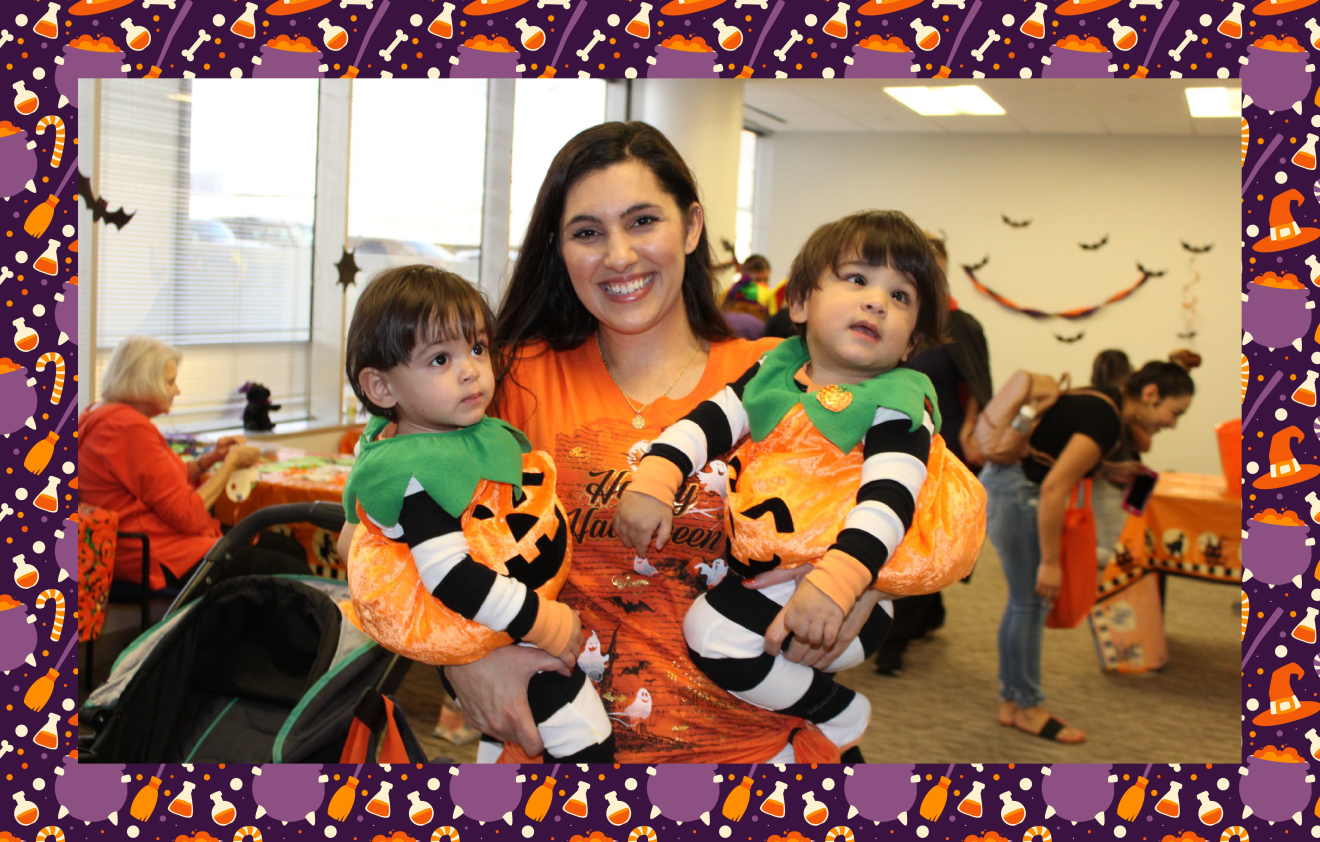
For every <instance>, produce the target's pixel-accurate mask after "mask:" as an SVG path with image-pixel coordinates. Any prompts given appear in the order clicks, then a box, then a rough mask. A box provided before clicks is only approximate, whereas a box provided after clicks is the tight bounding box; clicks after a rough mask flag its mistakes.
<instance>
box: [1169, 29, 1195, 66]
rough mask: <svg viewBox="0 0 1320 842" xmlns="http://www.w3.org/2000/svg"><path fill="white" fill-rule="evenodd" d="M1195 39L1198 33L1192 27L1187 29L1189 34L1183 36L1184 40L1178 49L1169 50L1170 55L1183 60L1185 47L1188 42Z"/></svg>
mask: <svg viewBox="0 0 1320 842" xmlns="http://www.w3.org/2000/svg"><path fill="white" fill-rule="evenodd" d="M1195 40H1196V33H1195V32H1193V31H1192V30H1190V29H1189V30H1187V34H1186V35H1184V36H1183V41H1182V43H1181V44H1179V45H1178V49H1176V50H1169V57H1170V58H1172V59H1173V60H1174V61H1182V51H1183V48H1185V47H1186V46H1187V45H1188V44H1190V43H1192V42H1193V41H1195Z"/></svg>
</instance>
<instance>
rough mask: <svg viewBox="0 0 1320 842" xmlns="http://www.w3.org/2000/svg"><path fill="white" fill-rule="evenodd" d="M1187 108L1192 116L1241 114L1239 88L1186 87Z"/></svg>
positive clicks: (1234, 115) (1240, 92)
mask: <svg viewBox="0 0 1320 842" xmlns="http://www.w3.org/2000/svg"><path fill="white" fill-rule="evenodd" d="M1186 92H1187V110H1188V111H1190V112H1191V114H1192V116H1193V117H1240V116H1242V89H1241V88H1187V89H1186Z"/></svg>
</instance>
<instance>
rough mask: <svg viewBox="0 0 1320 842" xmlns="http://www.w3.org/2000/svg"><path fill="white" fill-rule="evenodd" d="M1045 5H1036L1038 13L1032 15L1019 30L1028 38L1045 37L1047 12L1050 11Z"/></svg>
mask: <svg viewBox="0 0 1320 842" xmlns="http://www.w3.org/2000/svg"><path fill="white" fill-rule="evenodd" d="M1048 8H1049V6H1047V5H1046V4H1044V3H1037V4H1036V11H1034V12H1032V13H1031V17H1029V18H1027V19H1026V20H1024V21H1022V26H1020V27H1018V30H1019V31H1020V32H1021V33H1022V34H1023V35H1025V36H1027V37H1028V38H1044V37H1045V10H1046V9H1048Z"/></svg>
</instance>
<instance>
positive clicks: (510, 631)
mask: <svg viewBox="0 0 1320 842" xmlns="http://www.w3.org/2000/svg"><path fill="white" fill-rule="evenodd" d="M493 324H494V316H493V315H492V313H491V311H490V308H489V306H488V305H487V304H486V301H485V299H484V298H482V296H481V293H479V292H478V291H477V290H476V289H475V288H474V287H473V286H472V285H471V284H469V283H467V282H466V281H464V280H463V279H462V278H460V277H458V276H457V275H454V274H453V273H451V272H446V271H444V270H441V269H437V268H434V267H431V266H425V265H415V266H402V267H398V268H395V269H390V270H387V271H385V272H382V273H381V274H380V275H378V276H376V277H375V278H374V279H373V280H372V281H371V283H370V284H369V285H368V286H367V288H366V290H365V291H364V292H363V293H362V297H361V299H360V300H359V301H358V304H357V308H356V309H355V310H354V312H353V321H352V324H351V326H350V327H349V332H348V351H347V366H346V368H347V373H348V378H349V381H350V383H351V384H352V386H353V391H354V393H355V394H356V395H357V397H358V399H359V400H360V401H361V402H362V405H363V406H365V407H366V408H367V409H368V411H370V412H371V414H372V419H371V421H369V422H368V423H367V426H366V430H365V431H364V432H363V434H362V440H361V446H360V452H359V454H358V459H357V463H356V464H355V465H354V467H353V471H352V473H350V474H349V478H348V483H347V485H346V486H345V488H344V511H345V514H346V516H347V519H348V522H349V523H353V524H359V528H358V529H357V530H356V532H355V534H354V537H353V544H352V549H351V550H350V552H349V556H348V580H349V587H350V592H351V594H352V598H353V607H354V609H355V611H356V614H357V617H358V619H359V621H360V624H361V626H362V627H363V629H364V630H365V631H366V632H367V633H368V634H369V635H371V637H372V638H373V639H374V640H376V641H377V642H378V643H380V644H381V645H382V646H384V647H385V648H387V649H390V650H391V651H394V652H398V653H400V654H402V655H405V656H407V657H409V658H412V659H414V660H418V661H422V662H424V663H429V664H435V665H450V664H464V663H470V662H472V661H475V660H477V659H479V658H481V657H482V656H484V655H486V654H487V653H489V652H490V651H491V650H493V649H495V648H498V647H500V646H503V645H507V644H508V643H510V642H513V641H523V642H524V643H525V644H528V645H535V646H537V647H539V648H541V649H543V650H545V651H546V652H549V653H550V654H551V655H554V656H555V657H557V658H559V659H560V660H561V661H563V663H564V665H565V667H566V668H573V667H574V665H575V663H576V657H577V653H578V652H579V651H581V649H582V645H583V637H582V627H581V623H580V621H579V619H578V616H577V612H576V611H574V610H573V609H571V608H569V607H568V606H567V605H565V604H563V603H561V602H557V601H555V599H554V597H555V596H556V595H557V594H558V592H559V588H560V586H561V585H562V584H563V582H564V579H565V578H566V577H567V575H568V566H569V561H570V558H571V547H570V545H569V531H568V527H567V524H566V523H565V520H564V513H563V509H562V507H561V506H560V504H559V501H558V499H557V498H556V496H555V493H554V488H555V466H554V463H553V462H552V461H551V459H550V457H549V456H547V455H546V454H544V453H542V452H540V451H535V452H533V451H532V450H531V447H530V445H529V444H528V442H527V439H526V437H524V436H523V434H522V433H521V432H519V431H518V430H516V429H514V428H513V427H510V426H509V425H508V424H505V423H504V422H503V421H499V420H496V419H494V418H489V417H487V416H486V407H487V405H489V403H490V401H491V398H492V396H493V395H494V391H495V382H496V380H497V377H498V376H499V375H501V374H502V373H503V369H504V364H503V360H502V359H501V357H500V355H498V354H496V353H493V352H492V347H491V342H490V336H489V334H488V332H487V331H488V326H489V325H493ZM390 422H396V423H397V426H398V429H397V432H396V433H395V434H394V435H393V436H391V437H388V438H386V437H383V436H382V432H383V431H384V429H385V427H386V426H387V425H388V424H389V423H390ZM528 699H529V701H530V703H531V708H532V717H533V719H534V720H535V721H536V723H537V727H538V729H539V731H540V734H541V737H542V740H543V741H544V743H545V748H546V755H547V758H546V759H547V760H553V761H555V762H559V761H566V762H577V763H603V762H610V761H612V760H613V758H614V736H613V733H612V731H611V727H610V722H609V719H608V717H607V716H606V715H605V708H604V705H602V703H601V700H600V697H599V696H597V695H596V692H595V689H594V687H593V686H592V685H591V684H590V683H589V682H588V681H587V680H586V675H585V674H584V673H583V672H582V670H581V669H575V670H573V671H572V672H571V673H570V674H569V675H568V676H567V677H566V676H565V675H562V674H560V673H557V672H543V673H539V674H538V675H536V676H534V677H533V678H532V679H531V681H530V683H529V687H528ZM460 701H461V700H460ZM484 745H485V743H484V742H483V746H484ZM479 759H480V757H479Z"/></svg>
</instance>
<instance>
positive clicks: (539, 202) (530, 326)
mask: <svg viewBox="0 0 1320 842" xmlns="http://www.w3.org/2000/svg"><path fill="white" fill-rule="evenodd" d="M625 161H639V162H641V163H642V164H645V165H646V167H647V168H648V169H650V170H651V173H652V174H653V175H655V178H656V181H658V182H660V186H661V187H662V188H663V189H664V191H665V192H666V193H668V194H669V195H670V196H671V197H673V199H674V201H675V202H677V203H678V209H679V211H680V213H682V214H683V215H684V217H685V218H686V216H687V213H688V209H689V208H690V207H692V203H693V202H698V203H699V202H700V199H699V197H698V195H697V181H696V178H694V177H693V175H692V171H691V170H690V169H688V165H687V164H686V163H685V162H684V161H683V157H682V156H681V155H679V154H678V150H676V149H674V146H673V144H671V143H670V142H669V139H668V138H666V137H665V136H664V135H663V134H661V133H660V131H659V130H658V129H656V128H655V127H654V126H651V125H648V124H647V123H641V122H635V121H634V122H628V123H602V124H601V125H599V126H593V127H592V128H589V129H587V130H585V131H583V132H579V133H578V134H577V135H576V136H575V137H574V138H573V139H572V140H570V141H569V142H568V143H566V144H564V148H563V149H560V150H559V154H557V155H555V159H554V161H552V162H551V163H550V169H549V170H548V171H547V172H546V175H545V181H543V182H541V191H540V192H539V193H538V194H537V196H536V204H535V205H534V206H533V209H532V218H531V220H530V221H529V222H528V223H527V234H526V235H525V236H524V237H523V245H522V249H521V250H520V251H519V253H518V261H517V263H515V264H514V266H513V275H512V277H511V278H510V279H509V285H508V287H506V288H505V290H504V298H503V300H502V301H501V302H500V308H499V316H498V319H497V325H498V327H497V329H496V333H497V335H498V336H499V338H500V343H501V344H503V345H504V346H505V347H506V348H508V349H510V350H511V351H514V352H515V353H516V349H517V348H518V346H520V345H523V344H524V343H526V342H530V341H534V340H538V339H539V340H543V341H545V343H546V344H547V345H549V346H550V347H551V348H552V349H554V350H556V351H563V350H568V349H571V348H576V347H578V346H579V345H581V344H582V343H583V342H585V341H586V340H587V337H589V336H591V334H592V333H593V332H594V331H595V330H596V317H595V316H593V315H591V313H590V312H588V311H587V308H586V307H584V306H583V305H582V302H581V301H579V300H578V297H577V294H576V293H575V292H574V291H573V283H572V281H571V280H570V279H569V277H568V268H567V267H566V266H565V265H564V258H563V256H562V255H560V253H559V248H558V239H559V225H560V222H561V221H562V219H563V216H564V202H565V199H566V197H567V195H568V191H569V189H570V188H572V187H573V185H575V184H577V183H578V182H579V181H580V180H582V178H583V177H585V176H586V175H588V174H590V173H593V172H596V171H597V170H602V169H605V168H606V167H610V166H613V165H614V164H619V163H623V162H625ZM714 262H715V261H714V256H713V255H712V254H711V250H710V242H709V240H708V239H707V237H706V227H705V226H704V225H703V226H702V228H701V237H700V239H698V241H697V247H696V249H694V250H693V252H692V253H691V254H689V255H688V256H687V260H686V264H685V266H684V271H683V305H684V308H685V309H686V310H687V317H688V324H689V325H690V326H691V328H692V331H693V333H695V334H696V335H697V337H698V338H700V339H706V340H711V341H715V340H720V339H732V338H733V332H732V331H731V330H730V329H729V326H728V325H727V324H726V323H725V321H724V316H722V315H721V314H720V308H719V305H718V303H717V299H716V294H715V284H716V281H715V276H714V272H713V271H712V267H713V265H714Z"/></svg>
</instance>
